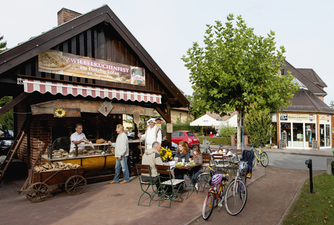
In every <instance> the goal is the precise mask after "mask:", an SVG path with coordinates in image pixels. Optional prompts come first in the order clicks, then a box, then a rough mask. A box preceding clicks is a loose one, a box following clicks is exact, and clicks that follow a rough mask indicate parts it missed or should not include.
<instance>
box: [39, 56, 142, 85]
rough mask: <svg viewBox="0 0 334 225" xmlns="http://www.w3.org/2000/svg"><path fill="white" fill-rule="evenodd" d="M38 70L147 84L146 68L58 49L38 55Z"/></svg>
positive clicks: (126, 82)
mask: <svg viewBox="0 0 334 225" xmlns="http://www.w3.org/2000/svg"><path fill="white" fill-rule="evenodd" d="M38 71H40V72H45V73H55V74H61V75H67V76H76V77H83V78H89V79H96V80H105V81H110V82H117V83H125V84H132V85H139V86H145V69H144V68H141V67H137V66H130V65H125V64H120V63H116V62H110V61H107V60H101V59H93V58H89V57H85V56H80V55H74V54H70V53H66V52H60V51H56V50H47V51H45V52H43V53H41V54H39V55H38Z"/></svg>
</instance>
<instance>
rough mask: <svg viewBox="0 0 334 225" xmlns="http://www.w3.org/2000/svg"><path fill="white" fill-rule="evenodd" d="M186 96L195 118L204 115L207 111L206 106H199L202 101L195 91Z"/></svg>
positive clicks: (190, 110)
mask: <svg viewBox="0 0 334 225" xmlns="http://www.w3.org/2000/svg"><path fill="white" fill-rule="evenodd" d="M185 97H186V98H187V99H188V101H189V102H190V106H189V112H190V114H191V115H193V116H194V117H195V118H194V119H197V118H199V117H201V116H203V115H204V114H205V113H206V111H205V107H199V105H200V104H201V102H200V101H198V98H197V96H196V93H195V92H193V94H192V95H185ZM194 106H195V107H194Z"/></svg>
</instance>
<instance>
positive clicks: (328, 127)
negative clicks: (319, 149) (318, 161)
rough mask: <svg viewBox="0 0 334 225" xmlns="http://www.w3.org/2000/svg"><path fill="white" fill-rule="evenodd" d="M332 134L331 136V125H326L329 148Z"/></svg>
mask: <svg viewBox="0 0 334 225" xmlns="http://www.w3.org/2000/svg"><path fill="white" fill-rule="evenodd" d="M330 137H331V134H330V125H329V124H326V146H327V147H329V146H330V144H331V140H330Z"/></svg>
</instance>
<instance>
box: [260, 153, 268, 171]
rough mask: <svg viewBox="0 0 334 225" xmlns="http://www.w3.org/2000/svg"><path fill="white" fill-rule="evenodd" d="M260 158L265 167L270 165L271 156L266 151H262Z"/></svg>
mask: <svg viewBox="0 0 334 225" xmlns="http://www.w3.org/2000/svg"><path fill="white" fill-rule="evenodd" d="M260 160H261V161H260V163H261V165H262V166H263V167H267V166H268V165H269V157H268V154H267V153H266V152H262V154H261V156H260Z"/></svg>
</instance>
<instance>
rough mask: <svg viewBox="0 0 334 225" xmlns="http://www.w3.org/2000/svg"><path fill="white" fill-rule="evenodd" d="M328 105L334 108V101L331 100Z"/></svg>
mask: <svg viewBox="0 0 334 225" xmlns="http://www.w3.org/2000/svg"><path fill="white" fill-rule="evenodd" d="M329 107H330V108H331V109H334V101H333V100H332V101H331V103H329Z"/></svg>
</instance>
